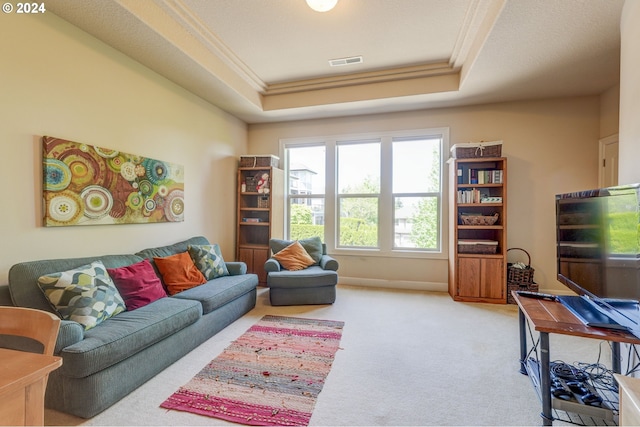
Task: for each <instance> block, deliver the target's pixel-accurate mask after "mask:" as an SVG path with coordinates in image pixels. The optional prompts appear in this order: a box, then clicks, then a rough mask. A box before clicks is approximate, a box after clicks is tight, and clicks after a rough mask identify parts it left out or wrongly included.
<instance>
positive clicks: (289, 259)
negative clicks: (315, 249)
mask: <svg viewBox="0 0 640 427" xmlns="http://www.w3.org/2000/svg"><path fill="white" fill-rule="evenodd" d="M273 258H275V259H277V260H278V262H279V263H280V264H282V266H283V267H284V268H286V269H287V270H302V269H305V268H307V267H309V266H311V265H313V264H315V261H314V260H313V258H311V257H310V256H309V254H308V253H307V251H306V250H305V249H304V248H303V247H302V245H301V244H300V242H298V241H297V240H296V241H295V242H293V243H292V244H290V245H289V246H287V247H286V248H284V249H283V250H281V251H280V252H278V253H277V254H275V255H274V256H273Z"/></svg>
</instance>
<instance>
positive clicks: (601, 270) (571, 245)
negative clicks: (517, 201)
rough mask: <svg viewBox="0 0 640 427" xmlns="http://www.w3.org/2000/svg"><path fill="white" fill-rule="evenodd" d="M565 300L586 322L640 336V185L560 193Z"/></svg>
mask: <svg viewBox="0 0 640 427" xmlns="http://www.w3.org/2000/svg"><path fill="white" fill-rule="evenodd" d="M556 236H557V248H556V249H557V270H558V275H557V278H558V280H559V281H560V282H561V283H563V284H564V285H566V286H567V287H568V288H569V289H571V290H573V291H574V292H575V293H577V294H578V296H561V297H559V300H560V302H562V304H564V305H565V306H566V307H567V308H568V309H569V310H571V311H572V312H573V313H574V314H575V315H576V316H577V317H579V318H580V319H581V320H582V321H583V322H584V323H586V324H588V325H590V326H594V327H603V328H612V329H624V330H628V331H630V332H631V333H633V334H634V335H636V336H638V337H640V311H639V304H638V302H639V301H640V184H631V185H622V186H617V187H608V188H599V189H593V190H585V191H577V192H573V193H566V194H558V195H556Z"/></svg>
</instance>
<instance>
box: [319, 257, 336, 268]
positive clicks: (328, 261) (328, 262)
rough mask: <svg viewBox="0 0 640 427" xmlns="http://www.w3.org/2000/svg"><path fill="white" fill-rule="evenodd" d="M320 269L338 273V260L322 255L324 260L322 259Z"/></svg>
mask: <svg viewBox="0 0 640 427" xmlns="http://www.w3.org/2000/svg"><path fill="white" fill-rule="evenodd" d="M320 267H322V269H323V270H333V271H338V267H339V265H338V261H337V260H336V259H334V258H332V257H330V256H329V255H322V258H321V259H320Z"/></svg>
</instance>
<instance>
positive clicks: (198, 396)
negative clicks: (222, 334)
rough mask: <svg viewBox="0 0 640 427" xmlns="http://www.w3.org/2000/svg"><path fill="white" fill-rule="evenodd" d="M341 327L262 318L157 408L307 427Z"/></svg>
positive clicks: (252, 422) (321, 322) (322, 322)
mask: <svg viewBox="0 0 640 427" xmlns="http://www.w3.org/2000/svg"><path fill="white" fill-rule="evenodd" d="M343 326H344V322H339V321H332V320H316V319H303V318H297V317H283V316H264V317H263V318H262V319H261V320H260V321H258V323H256V324H255V325H253V326H252V327H251V328H249V330H248V331H247V332H245V333H244V334H243V335H242V336H241V337H240V338H238V339H237V340H236V341H234V342H233V343H232V344H231V345H230V346H229V347H227V348H226V349H225V350H224V351H223V352H222V354H220V355H219V356H218V357H216V358H215V359H214V360H212V361H211V362H210V363H209V364H208V365H207V366H206V367H205V368H204V369H202V371H200V372H199V373H198V374H197V375H196V376H195V377H194V378H193V379H191V381H189V382H188V383H187V384H185V385H184V386H182V387H180V389H179V390H178V391H176V392H175V393H174V394H173V395H171V396H170V397H169V398H168V399H167V400H166V401H164V402H163V403H162V404H161V405H160V406H161V407H163V408H167V409H176V410H180V411H187V412H193V413H196V414H201V415H207V416H210V417H215V418H221V419H224V420H228V421H233V422H237V423H241V424H248V425H260V426H276V425H278V426H306V425H308V424H309V419H310V418H311V413H312V411H313V407H314V406H315V402H316V398H317V397H318V394H319V393H320V391H321V390H322V386H323V385H324V380H325V378H326V377H327V375H328V374H329V371H330V370H331V364H332V363H333V358H334V355H335V353H336V351H337V350H338V348H339V347H338V345H339V344H340V338H341V337H342V328H343Z"/></svg>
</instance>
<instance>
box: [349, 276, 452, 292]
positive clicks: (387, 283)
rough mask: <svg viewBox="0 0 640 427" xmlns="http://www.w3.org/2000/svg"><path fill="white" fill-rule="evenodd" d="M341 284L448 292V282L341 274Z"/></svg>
mask: <svg viewBox="0 0 640 427" xmlns="http://www.w3.org/2000/svg"><path fill="white" fill-rule="evenodd" d="M338 284H339V285H351V286H365V287H371V288H386V289H410V290H417V291H434V292H447V289H448V285H447V283H438V282H415V281H410V280H386V279H368V278H367V279H366V278H362V277H344V276H339V278H338Z"/></svg>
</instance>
